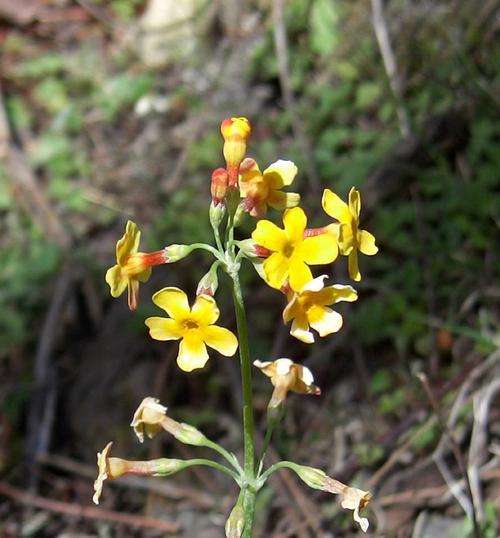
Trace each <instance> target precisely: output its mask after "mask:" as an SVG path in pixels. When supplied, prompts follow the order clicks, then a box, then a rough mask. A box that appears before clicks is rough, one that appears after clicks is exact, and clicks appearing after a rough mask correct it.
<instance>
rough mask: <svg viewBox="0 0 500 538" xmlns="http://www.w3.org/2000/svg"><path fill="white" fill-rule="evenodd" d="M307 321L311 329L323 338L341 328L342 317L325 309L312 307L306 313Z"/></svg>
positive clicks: (329, 309)
mask: <svg viewBox="0 0 500 538" xmlns="http://www.w3.org/2000/svg"><path fill="white" fill-rule="evenodd" d="M308 319H309V323H310V325H311V327H312V328H313V329H314V330H316V331H318V334H319V335H320V336H321V337H323V336H327V335H328V334H332V333H335V332H337V331H339V330H340V328H341V327H342V323H343V320H342V316H341V315H340V314H339V313H338V312H335V311H334V310H332V309H331V308H327V307H320V306H313V307H312V308H310V309H309V311H308Z"/></svg>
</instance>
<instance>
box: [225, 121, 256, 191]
mask: <svg viewBox="0 0 500 538" xmlns="http://www.w3.org/2000/svg"><path fill="white" fill-rule="evenodd" d="M251 130H252V129H251V127H250V122H249V121H248V119H247V118H243V117H242V118H226V119H225V120H224V121H223V122H222V123H221V126H220V131H221V134H222V137H223V138H224V146H223V150H222V151H223V154H224V159H225V160H226V168H227V173H228V179H229V182H228V187H229V189H230V190H232V189H234V188H235V187H236V186H237V184H238V172H239V168H240V164H241V161H242V160H243V159H244V158H245V153H246V151H247V140H248V137H249V136H250V133H251Z"/></svg>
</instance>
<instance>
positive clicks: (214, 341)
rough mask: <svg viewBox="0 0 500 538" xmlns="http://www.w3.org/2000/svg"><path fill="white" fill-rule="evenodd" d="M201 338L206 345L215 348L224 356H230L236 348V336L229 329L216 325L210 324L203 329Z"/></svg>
mask: <svg viewBox="0 0 500 538" xmlns="http://www.w3.org/2000/svg"><path fill="white" fill-rule="evenodd" d="M203 339H204V340H205V344H206V345H207V346H208V347H211V348H213V349H215V350H217V351H218V352H219V353H220V354H221V355H224V356H226V357H232V356H233V355H234V354H235V353H236V349H237V348H238V340H237V338H236V336H234V334H233V333H232V332H231V331H230V330H229V329H225V328H224V327H218V326H217V325H211V326H210V327H207V328H206V329H204V330H203Z"/></svg>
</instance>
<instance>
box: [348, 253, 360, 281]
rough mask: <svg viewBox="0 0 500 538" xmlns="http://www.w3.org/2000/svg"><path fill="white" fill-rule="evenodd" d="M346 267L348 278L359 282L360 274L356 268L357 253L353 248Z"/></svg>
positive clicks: (357, 267)
mask: <svg viewBox="0 0 500 538" xmlns="http://www.w3.org/2000/svg"><path fill="white" fill-rule="evenodd" d="M348 266H349V276H350V277H351V278H352V279H353V280H355V281H356V282H359V281H360V280H361V273H360V272H359V266H358V251H357V250H356V249H355V248H354V249H352V251H351V253H350V254H349V258H348Z"/></svg>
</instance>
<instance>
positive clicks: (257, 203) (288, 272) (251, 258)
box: [94, 118, 378, 538]
mask: <svg viewBox="0 0 500 538" xmlns="http://www.w3.org/2000/svg"><path fill="white" fill-rule="evenodd" d="M221 132H222V135H223V138H224V146H223V154H224V158H225V161H226V166H225V168H217V169H216V170H214V172H213V173H212V180H211V195H212V201H211V203H210V209H209V220H210V223H211V227H212V230H213V236H214V244H213V245H210V244H207V243H193V244H189V245H184V244H171V245H169V246H167V247H165V248H163V249H161V250H158V251H155V252H139V245H140V239H141V232H140V231H139V228H138V227H137V225H136V224H135V223H133V222H131V221H129V222H128V223H127V226H126V230H125V234H124V236H123V237H122V238H121V239H120V240H119V241H118V243H117V245H116V265H114V266H113V267H111V268H110V269H109V270H108V272H107V273H106V281H107V283H108V284H109V286H110V290H111V295H112V296H113V297H119V296H121V295H122V294H123V293H124V292H125V291H127V293H128V305H129V308H130V309H131V310H134V309H136V308H137V305H138V302H139V287H140V284H141V283H142V282H145V281H146V280H148V278H149V277H150V275H151V271H152V267H153V266H156V265H161V264H168V263H174V262H177V261H179V260H182V259H184V258H186V257H187V256H188V255H189V254H190V253H191V252H193V251H194V250H202V251H205V252H207V253H208V254H209V255H210V256H211V257H212V258H213V262H212V265H211V266H210V268H209V270H208V272H207V273H206V274H205V275H204V276H203V277H202V279H201V280H200V281H199V284H198V286H197V290H196V299H195V301H194V303H193V304H191V303H190V301H189V299H188V295H187V294H186V293H185V292H184V291H183V290H181V289H179V288H176V287H165V288H163V289H161V290H160V291H158V292H156V293H155V294H154V295H153V303H154V304H155V305H156V306H158V307H159V308H161V309H162V310H164V312H165V313H166V314H167V316H168V317H163V316H162V317H160V316H153V317H149V318H147V319H146V321H145V323H146V325H147V327H148V328H149V333H150V335H151V337H152V338H154V339H155V340H161V341H179V352H178V355H177V364H178V365H179V367H180V368H181V369H182V370H183V371H185V372H191V371H193V370H195V369H198V368H203V367H204V366H205V364H206V363H207V361H208V360H209V354H208V349H207V348H211V349H214V350H216V351H217V352H219V353H220V354H222V355H224V356H227V357H231V356H233V355H234V354H235V353H236V350H237V349H238V348H239V355H240V370H241V385H242V393H243V410H242V414H243V444H244V451H243V453H244V460H243V462H241V463H240V462H239V461H238V459H237V458H236V456H235V455H234V454H232V453H230V452H228V451H227V450H226V449H225V448H224V447H222V446H221V445H219V444H217V443H215V442H214V441H212V440H210V439H208V438H207V437H206V436H205V435H204V434H203V433H201V432H200V431H199V430H198V429H196V428H195V427H193V426H192V425H190V424H186V423H179V422H177V421H175V420H174V419H172V418H171V417H169V416H167V414H166V412H167V408H166V407H164V406H163V405H162V404H161V403H160V402H159V401H158V400H157V399H154V398H151V397H146V398H145V399H144V400H143V401H142V403H141V404H140V405H139V407H138V409H137V411H136V413H135V415H134V417H133V420H132V424H131V426H132V427H133V429H134V431H135V433H136V435H137V437H138V438H139V440H140V441H141V442H143V441H144V437H145V436H147V437H150V438H152V437H154V436H155V435H156V434H157V433H159V432H160V431H161V430H165V431H167V432H169V433H170V434H172V435H173V436H174V437H175V438H176V439H177V440H179V441H180V442H182V443H186V444H189V445H193V446H202V447H208V448H210V449H213V450H214V451H215V452H217V453H218V454H219V455H220V456H221V457H222V459H223V460H224V463H221V462H219V461H215V460H211V459H203V458H196V459H190V460H180V459H171V458H160V459H155V460H150V461H129V460H125V459H122V458H115V457H112V456H111V455H110V450H111V446H112V443H108V445H107V446H106V447H105V449H104V450H103V451H102V452H101V453H99V454H98V467H99V475H98V478H97V480H96V481H95V485H94V488H95V495H94V501H95V502H96V503H98V502H99V497H100V495H101V491H102V486H103V482H104V480H105V479H113V478H118V477H119V476H122V475H124V474H141V475H149V476H169V475H171V474H174V473H177V472H179V471H181V470H183V469H186V468H187V467H191V466H193V465H205V466H209V467H212V468H214V469H217V470H219V471H221V472H223V473H226V474H227V475H229V476H230V477H231V478H233V479H234V481H235V482H236V483H237V484H238V486H239V487H240V494H239V497H238V499H237V501H236V504H235V505H234V508H233V509H232V511H231V513H230V514H229V517H228V519H227V522H226V527H225V530H226V536H227V537H230V538H238V537H241V536H243V537H247V538H249V537H251V536H252V528H253V519H254V511H255V499H256V495H257V493H258V492H259V490H261V489H262V488H263V486H264V485H265V483H266V481H267V479H268V478H269V476H271V474H272V473H274V472H275V471H276V470H278V469H281V468H288V469H291V470H292V471H294V472H295V473H296V474H297V475H298V476H299V477H300V478H301V479H302V481H303V482H305V483H306V484H307V485H308V486H309V487H311V488H313V489H319V490H322V491H327V492H330V493H333V494H336V495H340V497H341V506H342V507H343V508H345V509H348V510H353V517H354V520H355V521H356V522H357V523H358V524H359V526H360V527H361V529H362V530H363V531H366V530H367V528H368V520H367V519H366V518H364V517H361V516H360V514H359V511H360V510H361V509H362V508H364V507H365V506H366V505H367V504H368V501H369V499H370V493H369V492H367V491H364V490H361V489H357V488H354V487H350V486H347V485H345V484H342V483H341V482H339V481H338V480H335V479H334V478H331V477H329V476H327V475H326V474H325V473H324V472H323V471H322V470H320V469H315V468H313V467H308V466H304V465H299V464H297V463H295V462H292V461H280V462H278V463H276V464H274V465H271V466H270V467H267V468H266V465H265V458H266V452H267V448H268V446H269V443H270V440H271V437H272V434H273V431H274V430H275V429H276V427H277V426H278V425H279V423H280V421H281V420H282V418H283V415H284V411H285V402H286V399H287V395H288V393H289V392H295V393H299V394H309V395H320V394H321V390H320V389H319V387H317V386H316V385H315V384H314V378H313V374H312V372H311V371H310V370H309V369H308V368H306V367H305V366H303V365H300V364H297V363H294V362H293V361H291V360H290V359H288V358H278V359H275V360H265V361H261V360H255V361H254V362H253V364H254V365H255V366H256V367H257V368H258V369H260V370H261V372H262V373H263V374H264V375H266V376H267V377H269V378H270V381H271V383H272V385H273V386H274V390H273V392H272V395H271V398H270V400H269V404H268V406H267V431H266V435H265V439H264V446H263V449H262V452H261V453H260V454H258V455H257V454H256V450H255V445H254V416H253V414H254V408H253V390H252V372H251V358H250V346H249V340H248V329H247V313H246V309H245V304H244V299H243V292H242V286H241V283H240V271H241V270H242V263H243V261H244V260H247V261H248V262H250V263H251V264H252V265H253V267H254V268H255V270H256V271H257V273H258V274H259V275H260V276H261V278H262V279H263V280H264V281H265V283H266V284H267V285H269V286H270V287H271V288H274V289H275V290H278V291H280V292H281V293H282V294H283V295H284V297H285V298H286V301H285V308H284V310H283V321H284V322H285V323H289V322H291V329H290V334H291V335H292V336H293V337H295V338H296V339H298V340H300V341H302V342H305V343H307V344H312V343H314V341H315V338H316V336H315V333H317V334H318V335H319V336H320V337H326V336H328V335H330V334H332V333H335V332H337V331H339V330H340V328H341V327H342V323H343V320H342V316H341V315H340V314H339V313H338V312H336V311H335V310H333V309H332V308H330V306H332V305H334V304H336V303H338V302H340V301H348V302H352V301H355V300H356V299H357V297H358V296H357V292H356V291H355V290H354V289H353V288H352V287H351V286H348V285H340V284H334V285H330V286H327V285H325V280H326V278H327V275H324V274H323V275H320V276H316V277H314V275H313V273H312V271H311V268H310V266H315V265H327V264H331V263H332V262H333V261H334V260H336V259H337V257H338V255H339V254H341V255H343V256H346V257H347V258H348V271H349V275H350V277H351V278H352V279H353V280H354V281H359V280H360V279H361V273H360V270H359V263H358V253H359V252H361V253H363V254H367V255H374V254H376V252H377V250H378V249H377V247H376V245H375V238H374V237H373V235H371V234H370V233H369V232H367V231H365V230H362V229H360V228H359V215H360V210H361V199H360V195H359V192H358V191H357V190H356V189H355V188H354V187H353V188H352V189H351V191H350V193H349V203H348V204H347V203H345V202H344V201H342V200H341V199H340V198H339V197H338V196H337V195H336V194H335V193H334V192H332V191H331V190H329V189H325V191H324V193H323V197H322V206H323V209H324V210H325V212H326V213H327V215H329V216H330V217H331V218H332V219H333V221H332V222H330V223H329V224H326V225H324V226H323V227H320V228H308V227H307V217H306V214H305V212H304V210H303V209H302V208H300V207H299V205H298V204H299V203H300V195H299V194H297V193H293V192H285V190H284V189H285V187H288V186H290V185H291V183H292V182H293V180H294V178H295V176H296V174H297V167H296V166H295V164H294V163H293V162H291V161H285V160H278V161H276V162H275V163H273V164H271V165H270V166H269V167H267V168H266V169H265V170H264V171H261V170H260V168H259V166H258V164H257V163H256V161H255V160H254V159H251V158H245V155H246V145H247V139H248V137H249V135H250V123H249V121H248V120H247V119H246V118H228V119H226V120H224V121H223V122H222V125H221ZM269 207H270V208H273V209H275V210H277V211H284V213H283V228H280V227H278V226H277V225H276V224H274V223H273V222H271V221H270V220H267V219H265V218H264V217H265V216H266V214H267V211H268V208H269ZM247 214H248V215H250V216H251V217H254V218H256V219H257V225H256V227H255V229H254V231H253V233H252V234H251V238H246V239H242V240H241V239H236V236H235V232H236V231H237V228H238V227H239V225H240V224H241V223H242V221H243V219H244V218H245V215H247ZM221 271H222V272H224V273H226V275H227V276H228V277H229V281H230V283H231V291H232V297H233V302H234V309H235V315H236V326H237V336H236V335H235V334H233V333H232V332H231V331H230V330H229V329H227V328H225V327H221V326H219V325H217V320H218V318H219V313H220V312H219V308H218V306H217V303H216V301H215V298H214V296H215V294H216V292H217V291H218V287H219V276H218V275H219V272H221Z"/></svg>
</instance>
